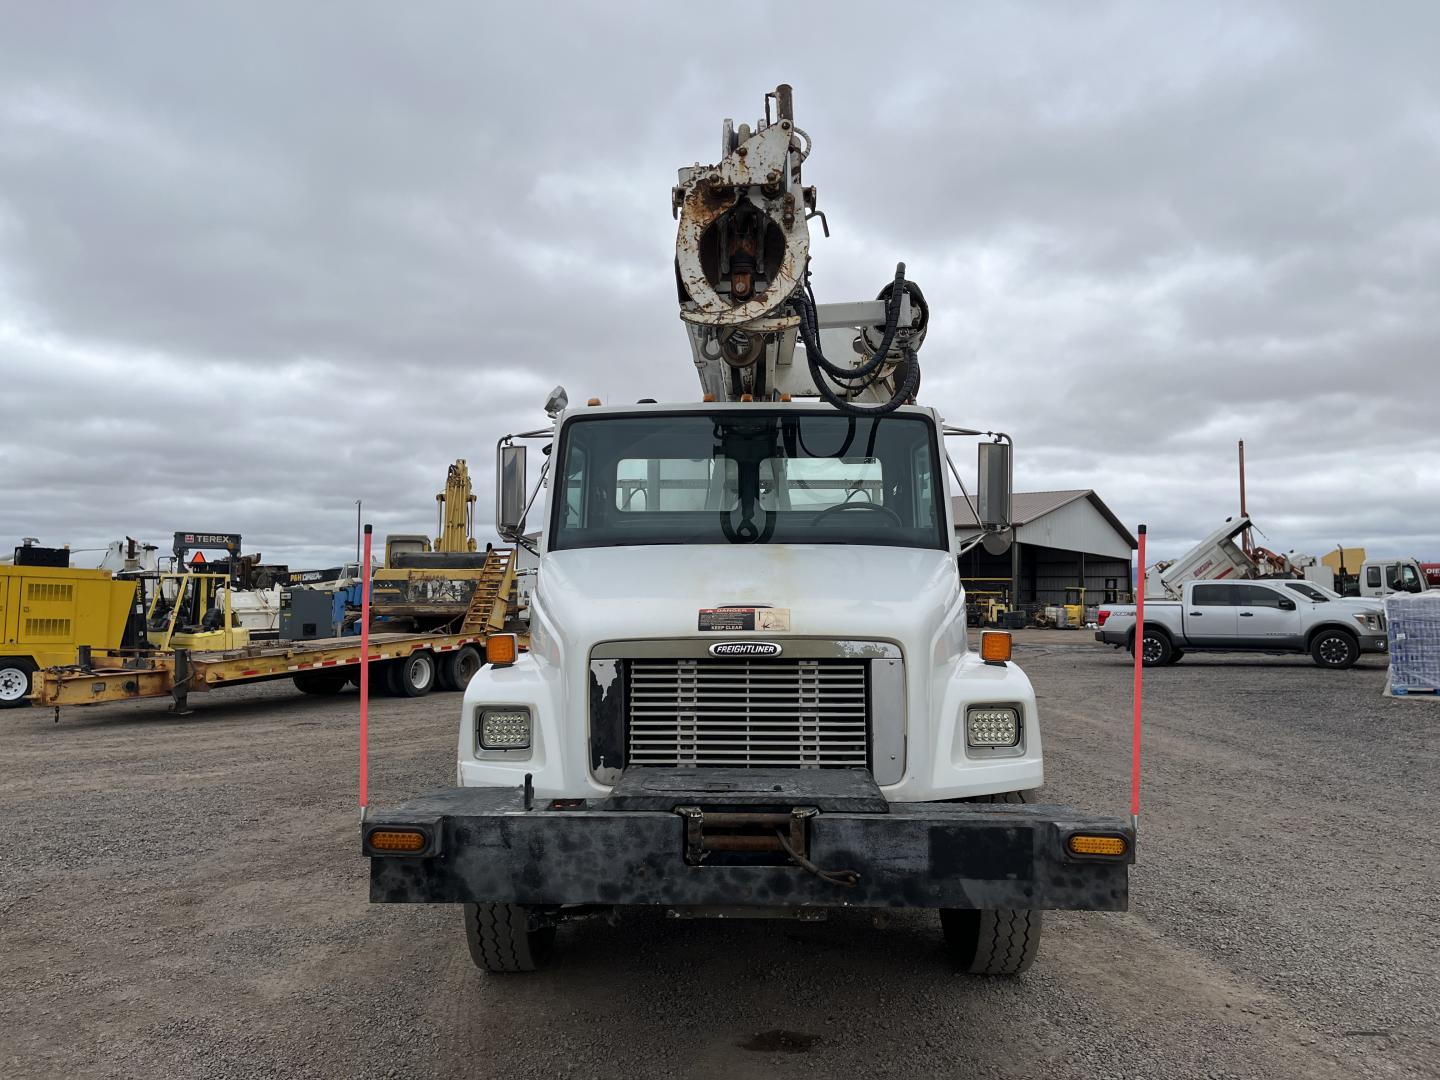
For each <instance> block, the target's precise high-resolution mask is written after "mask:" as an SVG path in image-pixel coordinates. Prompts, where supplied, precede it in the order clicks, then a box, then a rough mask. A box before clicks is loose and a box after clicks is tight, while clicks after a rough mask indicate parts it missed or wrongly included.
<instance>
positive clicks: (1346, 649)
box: [1310, 630, 1360, 671]
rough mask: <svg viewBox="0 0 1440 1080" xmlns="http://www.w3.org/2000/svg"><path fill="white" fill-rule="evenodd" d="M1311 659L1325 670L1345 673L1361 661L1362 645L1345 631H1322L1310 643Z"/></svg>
mask: <svg viewBox="0 0 1440 1080" xmlns="http://www.w3.org/2000/svg"><path fill="white" fill-rule="evenodd" d="M1310 659H1312V660H1314V661H1315V663H1317V664H1319V665H1320V666H1321V667H1323V668H1330V669H1331V670H1332V671H1343V670H1345V669H1346V668H1348V667H1354V666H1355V661H1356V660H1359V659H1360V643H1359V642H1358V641H1356V640H1355V637H1354V635H1352V634H1347V633H1346V632H1345V631H1344V630H1321V631H1320V633H1318V634H1316V635H1315V638H1314V640H1313V641H1311V642H1310Z"/></svg>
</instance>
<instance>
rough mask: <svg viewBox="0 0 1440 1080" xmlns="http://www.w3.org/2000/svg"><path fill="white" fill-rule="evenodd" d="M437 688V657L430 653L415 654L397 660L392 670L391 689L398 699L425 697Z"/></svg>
mask: <svg viewBox="0 0 1440 1080" xmlns="http://www.w3.org/2000/svg"><path fill="white" fill-rule="evenodd" d="M434 688H435V657H434V655H433V654H431V653H428V652H413V653H411V654H410V655H409V656H407V657H405V659H403V660H396V661H395V666H394V668H392V669H391V676H390V689H391V692H393V693H394V694H396V695H397V696H398V697H424V696H425V695H426V694H428V693H429V692H430V691H431V690H433V689H434Z"/></svg>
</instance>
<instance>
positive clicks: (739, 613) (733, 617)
mask: <svg viewBox="0 0 1440 1080" xmlns="http://www.w3.org/2000/svg"><path fill="white" fill-rule="evenodd" d="M698 629H700V630H702V631H716V632H719V633H724V634H729V633H733V632H734V631H736V630H776V631H782V632H788V631H789V629H790V609H789V608H771V607H722V608H701V609H700V620H699V626H698Z"/></svg>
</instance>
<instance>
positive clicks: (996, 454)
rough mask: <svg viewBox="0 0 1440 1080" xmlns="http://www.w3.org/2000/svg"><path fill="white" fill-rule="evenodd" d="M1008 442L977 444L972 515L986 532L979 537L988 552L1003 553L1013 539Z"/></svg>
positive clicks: (993, 553)
mask: <svg viewBox="0 0 1440 1080" xmlns="http://www.w3.org/2000/svg"><path fill="white" fill-rule="evenodd" d="M1010 449H1011V447H1010V444H1009V443H1008V442H988V443H981V444H980V462H979V464H980V476H979V483H978V484H977V485H976V489H975V491H976V497H975V516H976V517H978V518H979V519H980V526H981V528H983V529H984V530H985V532H986V534H987V535H986V536H985V539H984V540H983V541H982V543H984V545H985V550H986V551H988V552H990V553H991V554H992V555H1000V554H1003V553H1004V552H1005V551H1006V550H1007V549H1008V548H1009V547H1010V544H1011V542H1012V541H1013V540H1014V534H1013V532H1012V528H1011V525H1012V523H1011V494H1012V493H1011V483H1012V473H1011V461H1010Z"/></svg>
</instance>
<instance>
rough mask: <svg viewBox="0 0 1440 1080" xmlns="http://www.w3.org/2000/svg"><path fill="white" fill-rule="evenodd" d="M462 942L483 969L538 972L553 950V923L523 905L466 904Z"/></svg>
mask: <svg viewBox="0 0 1440 1080" xmlns="http://www.w3.org/2000/svg"><path fill="white" fill-rule="evenodd" d="M465 943H466V944H467V945H469V947H470V958H471V959H472V960H474V961H475V966H476V967H481V968H484V969H485V970H486V971H493V972H501V973H504V972H513V971H539V970H540V969H541V968H542V967H544V966H545V965H546V964H547V963H548V962H549V960H550V955H551V953H552V952H553V951H554V948H555V925H554V923H553V922H546V921H544V920H543V919H542V918H541V916H539V915H538V914H537V913H536V912H535V911H534V909H532V908H528V907H525V906H524V905H523V904H466V905H465Z"/></svg>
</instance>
